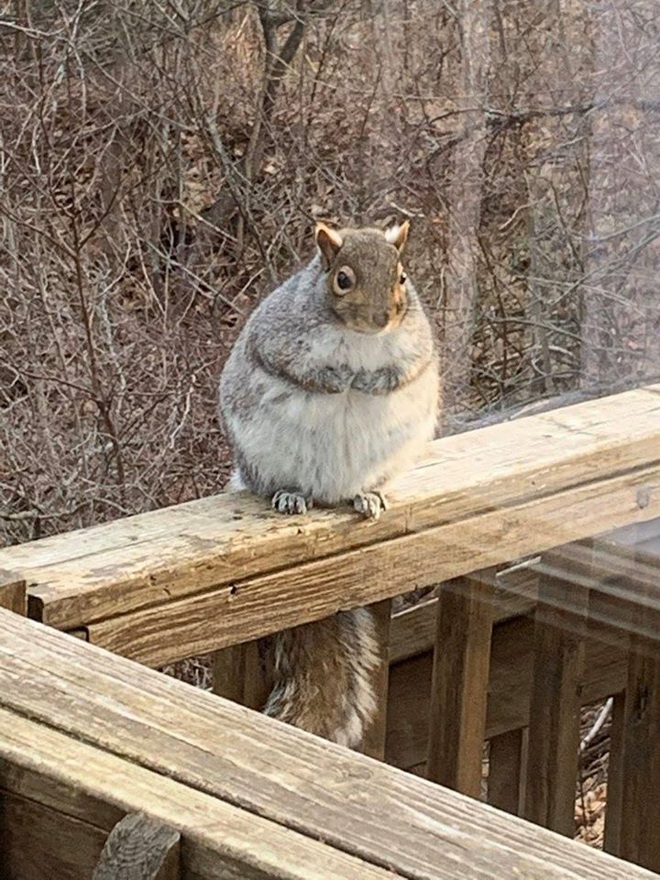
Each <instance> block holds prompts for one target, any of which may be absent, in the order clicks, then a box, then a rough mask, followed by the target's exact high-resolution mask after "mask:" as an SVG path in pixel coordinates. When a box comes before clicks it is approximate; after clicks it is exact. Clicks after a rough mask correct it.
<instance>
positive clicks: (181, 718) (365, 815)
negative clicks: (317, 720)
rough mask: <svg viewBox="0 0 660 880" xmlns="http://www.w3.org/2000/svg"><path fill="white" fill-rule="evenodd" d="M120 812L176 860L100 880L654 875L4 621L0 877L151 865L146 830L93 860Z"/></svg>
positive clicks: (496, 879) (602, 878)
mask: <svg viewBox="0 0 660 880" xmlns="http://www.w3.org/2000/svg"><path fill="white" fill-rule="evenodd" d="M126 814H137V815H138V816H139V815H143V814H145V815H146V816H148V817H149V818H150V819H151V820H152V821H153V822H154V823H158V826H160V827H165V828H166V829H172V830H173V831H174V832H175V834H174V836H170V837H169V838H168V839H167V841H166V842H167V844H168V852H169V848H170V847H175V848H177V850H178V851H177V852H176V854H175V855H176V861H175V862H170V864H169V868H168V873H167V874H165V873H158V874H156V872H155V870H154V872H153V873H148V872H147V871H146V870H144V872H143V873H134V874H130V875H128V874H127V875H122V874H121V873H119V874H112V873H108V872H107V871H106V872H105V873H103V874H101V873H99V874H98V875H97V876H99V877H100V876H103V877H112V876H114V877H120V876H131V877H139V878H144V880H148V878H149V880H151V878H155V877H158V878H164V877H167V878H168V880H173V878H183V877H185V878H187V880H188V878H195V880H202V878H204V880H213V878H218V880H220V878H227V877H236V878H241V880H266V878H275V877H277V878H281V880H287V878H289V880H358V878H359V880H362V878H364V880H399V878H407V880H428V878H437V880H465V878H471V880H472V878H474V880H518V878H521V877H530V878H531V877H533V878H534V880H572V878H576V880H577V878H579V880H651V878H652V877H653V876H655V875H653V874H651V873H649V872H648V871H645V870H643V869H641V868H636V867H633V866H632V865H628V864H625V863H624V862H621V861H619V860H617V859H614V858H612V857H610V856H607V855H605V854H602V853H599V852H593V851H590V850H589V849H587V847H585V846H584V845H582V844H578V843H575V842H573V841H569V840H566V839H564V838H561V837H559V836H558V835H556V834H553V833H552V832H549V831H546V830H544V829H542V828H538V827H535V826H533V825H529V824H528V823H525V822H522V821H520V820H518V819H514V818H512V817H510V816H508V815H507V814H506V813H501V812H498V811H495V810H493V809H492V808H490V807H488V806H487V805H484V804H480V803H478V802H476V801H472V800H469V799H467V798H465V797H463V796H462V795H460V794H457V793H455V792H453V791H450V790H449V789H445V788H442V787H440V786H436V785H433V784H431V783H428V782H426V781H425V780H421V779H418V778H417V777H415V776H413V775H412V774H408V773H404V772H402V771H400V770H397V769H395V768H392V767H389V766H388V765H386V764H383V763H381V762H378V761H374V760H373V759H370V758H367V757H364V756H362V755H358V754H355V753H352V752H349V751H347V750H346V749H343V748H341V747H339V746H334V745H332V744H330V743H326V742H325V741H323V740H320V739H318V738H316V737H313V736H310V735H308V734H305V733H301V732H299V731H297V730H295V729H293V728H290V727H287V726H285V725H282V724H280V723H278V722H276V721H273V720H272V719H269V718H266V717H264V716H262V715H260V714H258V713H256V712H253V711H250V710H247V709H243V708H242V707H240V706H237V705H235V704H233V703H231V702H229V701H226V700H222V699H220V698H218V697H215V696H213V695H211V694H209V693H206V692H204V691H200V690H199V689H196V688H192V687H191V686H189V685H186V684H183V683H182V682H179V681H176V680H173V679H171V678H168V677H166V676H163V675H161V674H159V673H157V672H155V671H152V670H149V669H144V668H143V667H142V668H141V667H139V666H137V665H136V664H135V663H134V662H132V661H129V660H126V659H124V658H121V657H117V656H115V655H112V654H109V653H107V652H105V651H102V650H99V649H98V648H96V647H94V646H92V645H88V644H85V643H84V642H82V641H80V640H77V639H73V638H69V637H68V636H66V635H64V634H62V633H58V632H56V631H54V630H51V629H48V628H46V627H43V626H42V625H40V624H38V623H34V622H32V621H28V620H25V619H23V618H19V617H18V615H16V614H11V613H10V612H7V611H2V610H0V853H1V855H0V865H1V866H2V877H3V880H4V878H6V880H54V878H67V880H87V878H90V877H91V876H92V871H93V870H94V866H95V865H96V864H97V861H98V860H99V858H101V859H102V861H103V862H104V863H105V864H107V863H108V862H111V863H115V864H126V865H128V864H129V863H130V861H131V860H135V861H136V862H140V863H141V864H143V865H144V864H149V862H150V861H151V863H152V864H153V863H154V861H155V859H154V858H153V857H152V858H151V859H149V858H148V856H149V852H148V847H149V846H150V845H152V844H153V835H152V837H151V838H147V839H146V840H137V841H136V840H134V839H130V837H129V838H128V839H127V840H126V841H125V844H126V845H125V851H124V853H123V861H122V850H121V847H120V846H119V847H115V849H114V851H113V852H111V853H110V854H108V853H107V852H105V855H102V853H104V849H103V848H104V844H105V842H106V838H107V836H108V833H109V832H110V831H111V829H113V827H115V826H116V825H117V823H118V822H119V821H120V820H122V818H123V817H124V816H125V815H126ZM119 836H121V835H119ZM179 839H180V846H177V841H178V840H179ZM150 841H151V843H150ZM144 850H147V851H146V852H145V851H144Z"/></svg>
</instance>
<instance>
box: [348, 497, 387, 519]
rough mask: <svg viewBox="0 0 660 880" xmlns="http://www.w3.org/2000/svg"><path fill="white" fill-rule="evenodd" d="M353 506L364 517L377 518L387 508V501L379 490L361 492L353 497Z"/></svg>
mask: <svg viewBox="0 0 660 880" xmlns="http://www.w3.org/2000/svg"><path fill="white" fill-rule="evenodd" d="M353 507H354V508H355V509H356V510H357V512H358V513H361V514H362V516H363V517H364V518H365V519H378V517H379V516H380V515H381V513H382V512H383V511H384V510H387V501H386V500H385V496H384V495H381V493H380V492H361V493H360V494H359V495H356V496H355V498H354V499H353Z"/></svg>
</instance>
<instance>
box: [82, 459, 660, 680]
mask: <svg viewBox="0 0 660 880" xmlns="http://www.w3.org/2000/svg"><path fill="white" fill-rule="evenodd" d="M654 481H655V482H656V483H657V482H659V481H660V466H656V467H654V468H650V469H648V470H641V471H636V472H634V473H629V474H625V475H623V476H620V477H615V478H612V479H607V480H604V481H599V482H594V483H589V484H587V485H583V486H580V487H579V488H576V489H569V490H566V491H565V492H560V493H557V494H551V495H547V496H545V497H541V498H536V499H535V500H533V501H530V502H526V503H524V504H520V505H518V506H513V507H503V508H498V509H497V510H491V511H490V512H488V513H484V514H482V515H480V516H476V517H473V518H471V519H467V520H461V521H459V522H452V523H448V524H447V525H444V526H440V527H438V528H434V529H427V530H426V531H423V532H420V533H418V534H410V535H407V536H405V537H403V538H398V539H396V540H393V541H385V542H383V543H379V544H373V545H370V546H368V547H363V548H361V549H359V550H354V551H350V552H348V553H342V554H340V555H337V556H333V557H331V558H329V559H321V560H317V561H315V562H309V563H307V564H304V565H298V566H296V567H295V568H293V569H286V570H284V571H281V572H277V573H274V574H269V575H264V576H262V577H258V578H252V579H249V580H247V581H240V582H237V583H234V584H233V585H232V586H227V587H222V588H220V589H216V590H211V591H208V592H202V593H199V594H197V595H196V596H192V597H188V598H185V599H180V600H176V601H170V602H168V603H167V604H164V605H157V606H154V607H153V608H147V609H144V610H143V611H136V612H134V613H130V614H124V615H121V616H119V617H113V618H109V619H107V620H102V621H99V622H98V623H91V624H89V626H88V632H89V639H90V641H91V642H93V643H94V644H97V645H100V646H102V647H105V648H108V650H111V651H113V652H114V653H116V654H121V655H123V656H127V657H130V658H131V659H134V660H138V661H139V662H141V663H145V664H147V665H151V666H155V667H160V666H164V665H165V664H167V663H169V662H172V661H173V660H178V659H182V658H184V657H187V656H192V655H194V654H199V653H206V652H207V651H212V650H216V649H218V648H222V647H226V646H228V645H230V644H235V643H237V642H242V641H249V640H252V639H255V638H258V637H260V636H263V635H267V634H268V633H270V632H275V631H277V630H281V629H287V628H289V627H292V626H297V625H299V624H301V623H305V622H309V621H311V620H318V619H321V618H323V617H329V616H330V615H332V614H335V613H336V612H337V611H340V610H343V609H346V608H350V607H355V606H358V605H369V604H372V603H373V602H378V601H382V600H383V599H387V598H390V597H393V596H395V595H397V594H398V593H402V592H405V591H407V590H411V589H415V588H417V587H421V586H428V585H431V584H435V583H438V582H441V581H445V580H450V579H452V578H454V577H457V576H460V575H463V574H467V573H469V572H471V571H474V570H479V569H481V568H486V567H489V566H491V565H494V564H500V563H503V562H505V561H507V560H508V559H510V558H512V557H513V558H515V557H517V556H520V555H523V554H525V553H529V552H534V551H540V550H546V549H549V548H550V547H554V546H557V545H560V544H564V543H566V542H568V541H571V540H574V539H577V538H581V537H586V536H589V535H591V534H593V533H594V532H596V531H597V530H598V529H602V528H610V527H614V526H616V525H619V524H621V523H622V522H630V521H631V520H634V519H635V518H637V517H639V516H640V515H642V512H641V511H640V509H639V507H638V504H637V490H638V489H639V487H640V486H647V485H648V484H649V483H653V482H654ZM656 496H657V498H656ZM652 507H653V508H655V507H657V508H658V511H659V512H660V492H657V493H655V496H654V500H653V501H651V502H649V505H647V507H646V508H645V509H644V511H643V515H644V516H646V515H648V514H649V513H653V512H654V511H653V510H651V508H652ZM567 510H570V511H571V516H570V517H567V516H566V511H567ZM264 608H267V609H268V614H267V615H265V614H264V613H263V609H264Z"/></svg>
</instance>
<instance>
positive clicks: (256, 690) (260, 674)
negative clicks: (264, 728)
mask: <svg viewBox="0 0 660 880" xmlns="http://www.w3.org/2000/svg"><path fill="white" fill-rule="evenodd" d="M269 691H270V683H269V681H268V676H267V675H266V670H265V669H263V667H262V663H261V660H260V657H259V644H258V642H244V643H243V644H242V645H232V646H231V647H229V648H223V649H222V650H221V651H216V652H215V654H214V655H213V693H214V694H217V695H218V696H219V697H224V698H225V699H226V700H233V701H234V702H235V703H240V704H241V705H242V706H248V707H249V708H250V709H261V708H262V707H263V705H264V703H265V702H266V699H267V697H268V693H269Z"/></svg>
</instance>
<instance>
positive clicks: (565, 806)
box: [525, 573, 589, 837]
mask: <svg viewBox="0 0 660 880" xmlns="http://www.w3.org/2000/svg"><path fill="white" fill-rule="evenodd" d="M588 605H589V590H588V588H587V587H582V586H580V585H578V584H575V583H573V582H572V580H571V579H570V575H569V577H568V578H567V579H566V580H564V579H562V578H556V577H553V576H551V575H549V574H547V573H542V574H541V577H540V581H539V601H538V604H537V606H536V614H535V618H534V675H533V683H532V698H531V706H530V720H529V752H528V757H527V784H526V790H525V817H526V818H527V819H529V820H530V821H532V822H536V823H537V824H539V825H543V826H544V827H546V828H552V830H553V831H557V832H559V833H560V834H566V835H567V836H569V837H573V835H574V833H575V817H574V814H575V790H576V786H577V772H578V747H579V744H580V707H581V706H582V704H583V702H584V697H583V692H584V676H585V662H584V661H585V639H586V634H587V609H588Z"/></svg>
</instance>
